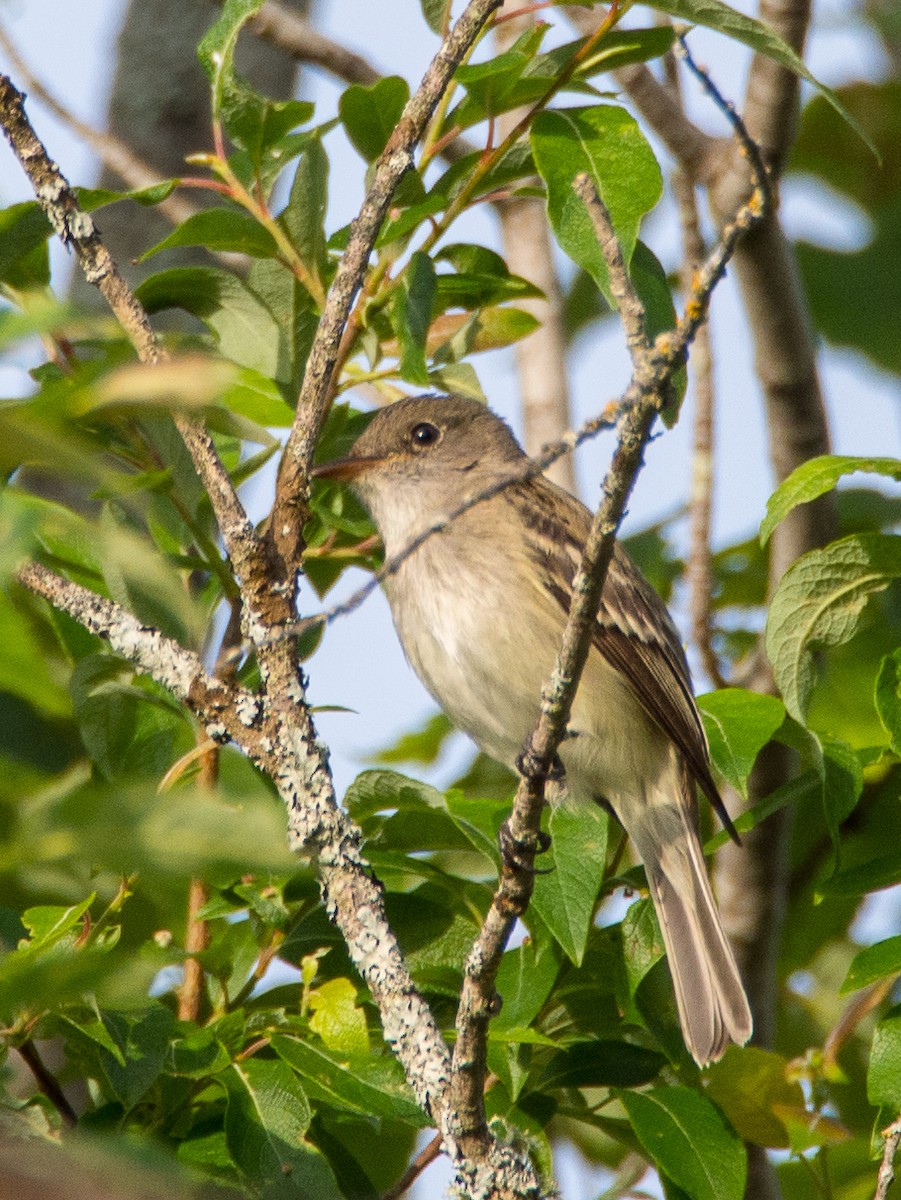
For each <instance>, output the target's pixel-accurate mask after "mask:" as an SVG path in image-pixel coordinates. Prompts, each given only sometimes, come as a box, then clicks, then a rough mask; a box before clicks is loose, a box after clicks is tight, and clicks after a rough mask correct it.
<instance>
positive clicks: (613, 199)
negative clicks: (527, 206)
mask: <svg viewBox="0 0 901 1200" xmlns="http://www.w3.org/2000/svg"><path fill="white" fill-rule="evenodd" d="M531 142H532V152H533V155H534V158H535V165H536V167H537V168H538V170H539V172H540V173H541V176H542V178H543V179H544V181H545V183H546V185H547V204H548V216H549V218H550V221H551V225H552V226H553V229H554V233H555V235H556V237H557V240H558V241H559V243H560V245H561V246H562V247H563V249H564V250H565V251H566V253H567V254H568V255H569V256H570V258H572V259H573V260H574V261H575V262H576V263H577V264H578V265H579V266H580V267H582V268H583V269H584V270H586V271H587V272H588V273H589V274H590V275H591V277H592V278H593V279H594V281H595V283H597V285H598V287H599V288H600V289H601V291H602V292H603V293H604V295H605V297H606V298H607V300H608V302H609V303H610V304H611V306H612V307H614V306H615V301H614V298H613V294H612V292H611V291H610V283H609V279H608V274H607V264H606V262H605V261H604V256H603V254H602V253H601V249H600V246H599V245H598V239H597V235H596V234H595V232H594V228H593V226H592V224H591V220H590V218H589V216H588V212H587V210H586V208H585V205H584V204H583V203H582V201H581V200H580V199H579V198H578V197H577V196H576V194H575V193H574V191H573V180H574V179H575V177H576V176H577V175H578V174H580V173H582V172H586V173H587V174H588V175H589V177H590V178H591V180H592V181H593V183H594V185H595V187H596V188H597V190H598V194H599V195H600V196H601V198H602V199H603V201H604V203H605V204H606V206H607V209H608V211H609V213H610V218H611V221H612V222H613V227H614V229H615V230H616V233H617V236H618V238H619V241H620V245H621V246H622V250H623V256H624V258H625V260H626V262H627V263H628V262H630V261H631V258H632V252H633V250H634V249H635V242H636V239H637V237H638V227H639V224H640V222H641V219H642V217H643V216H644V215H645V213H647V212H649V211H650V210H651V209H652V208H653V207H654V205H655V204H656V203H657V201H658V200H659V199H660V195H661V192H662V186H663V185H662V179H661V175H660V167H659V166H658V165H657V160H656V159H655V157H654V154H653V152H652V150H651V148H650V146H649V145H648V143H647V141H646V140H645V137H644V135H643V134H642V132H641V130H640V129H639V127H638V124H637V123H636V121H635V120H634V118H633V117H631V116H630V115H629V114H628V113H627V112H626V111H625V109H622V108H619V107H618V106H616V105H613V104H601V105H597V106H596V107H594V108H569V109H563V110H560V111H553V112H543V113H540V114H539V115H538V116H537V117H536V118H535V120H534V121H533V123H532V132H531Z"/></svg>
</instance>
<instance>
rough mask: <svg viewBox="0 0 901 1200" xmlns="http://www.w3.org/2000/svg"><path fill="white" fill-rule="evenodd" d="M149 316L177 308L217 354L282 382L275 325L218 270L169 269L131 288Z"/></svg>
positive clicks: (251, 295)
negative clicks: (195, 322)
mask: <svg viewBox="0 0 901 1200" xmlns="http://www.w3.org/2000/svg"><path fill="white" fill-rule="evenodd" d="M137 295H138V299H139V300H140V301H141V303H142V304H143V305H144V307H145V308H146V309H147V311H148V312H149V313H155V312H160V311H161V310H162V309H164V308H183V309H184V310H185V311H186V312H189V313H191V314H192V315H193V316H195V317H197V318H198V319H199V320H201V321H203V323H204V324H205V325H206V327H207V328H208V329H209V331H210V333H212V335H213V337H214V339H215V341H216V344H217V345H218V347H219V350H220V351H221V353H222V354H224V355H225V357H226V358H229V359H231V360H232V362H236V363H237V364H238V365H239V366H242V367H250V368H251V369H252V370H254V371H258V372H259V373H260V374H261V375H266V376H268V377H269V378H274V379H279V380H283V381H285V382H287V381H288V380H289V379H290V374H286V372H285V370H284V369H283V364H282V362H281V356H280V339H279V326H278V323H277V322H276V320H275V317H273V315H272V313H271V312H270V311H269V309H268V308H267V307H266V305H265V304H264V303H263V301H262V300H261V299H260V298H259V296H257V294H256V293H255V292H254V291H253V290H252V289H251V288H250V287H249V286H248V285H247V284H246V283H244V282H243V280H241V279H238V277H237V276H236V275H232V274H231V272H229V271H224V270H222V269H221V268H219V267H172V268H170V269H169V270H168V271H161V272H160V273H159V274H157V275H151V276H150V278H149V279H145V280H144V282H143V283H142V284H141V285H140V286H139V287H138V288H137Z"/></svg>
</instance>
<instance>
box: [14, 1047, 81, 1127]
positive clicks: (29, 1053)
mask: <svg viewBox="0 0 901 1200" xmlns="http://www.w3.org/2000/svg"><path fill="white" fill-rule="evenodd" d="M16 1049H17V1050H18V1051H19V1054H20V1055H21V1056H22V1061H23V1062H24V1063H26V1065H27V1066H28V1069H29V1070H30V1071H31V1073H32V1075H33V1076H34V1077H35V1080H36V1081H37V1085H38V1087H39V1088H40V1090H41V1091H42V1092H43V1093H44V1095H45V1096H46V1097H47V1099H48V1100H49V1101H50V1102H51V1103H52V1104H53V1107H54V1108H55V1109H56V1111H57V1112H58V1113H59V1115H60V1118H61V1119H62V1122H63V1124H64V1125H68V1126H69V1127H70V1128H74V1126H76V1125H77V1124H78V1114H77V1113H76V1112H75V1109H74V1108H73V1107H72V1105H71V1104H70V1103H69V1098H68V1096H67V1095H66V1093H65V1092H64V1091H63V1089H62V1088H61V1087H60V1084H59V1080H58V1079H57V1078H56V1076H55V1075H54V1074H53V1072H52V1071H48V1069H47V1065H46V1063H45V1062H44V1060H43V1059H42V1058H41V1056H40V1054H39V1053H38V1048H37V1046H36V1045H35V1044H34V1042H33V1041H32V1040H31V1038H28V1039H27V1040H26V1041H24V1042H22V1044H21V1045H19V1046H17V1047H16Z"/></svg>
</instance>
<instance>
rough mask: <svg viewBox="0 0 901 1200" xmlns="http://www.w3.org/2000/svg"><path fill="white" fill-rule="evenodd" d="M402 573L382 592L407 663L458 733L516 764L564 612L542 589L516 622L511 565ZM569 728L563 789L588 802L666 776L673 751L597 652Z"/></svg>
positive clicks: (422, 565)
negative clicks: (386, 596) (588, 799)
mask: <svg viewBox="0 0 901 1200" xmlns="http://www.w3.org/2000/svg"><path fill="white" fill-rule="evenodd" d="M424 549H425V548H424ZM420 554H422V551H420ZM411 568H412V572H413V573H412V575H411V574H410V571H411ZM402 570H403V571H404V572H405V574H404V577H403V578H402V579H401V580H399V581H389V583H388V585H387V587H386V591H387V593H388V599H389V601H390V603H391V608H392V612H393V614H394V621H395V625H396V627H397V632H398V635H399V637H400V640H401V643H402V645H403V647H404V651H405V653H406V655H407V657H408V659H409V660H410V663H411V665H412V666H413V668H414V670H415V671H416V673H417V674H418V675H419V677H420V679H421V680H422V682H423V683H424V684H425V686H426V688H428V690H429V692H430V693H431V694H432V696H433V697H434V698H435V700H436V701H437V702H438V704H439V705H440V706H441V708H442V709H443V710H444V711H445V712H446V713H447V715H448V716H449V717H450V719H451V720H452V721H453V723H454V724H455V725H456V726H457V727H458V728H460V729H462V730H463V731H464V732H465V733H468V734H469V735H470V736H471V737H472V738H473V740H474V741H475V742H476V743H477V744H478V746H479V747H480V748H481V749H482V750H484V751H485V752H486V753H487V754H489V755H490V756H491V757H492V758H495V759H497V760H499V761H500V762H503V763H506V764H507V765H509V766H513V765H515V762H516V758H517V756H518V755H519V753H520V751H521V750H522V748H523V744H524V742H525V740H526V738H527V736H528V735H529V733H530V732H531V731H532V729H533V728H534V726H535V722H536V720H537V718H538V714H539V709H540V697H541V689H542V686H543V685H544V683H545V682H546V681H547V679H548V678H549V676H550V674H551V671H552V669H553V665H554V661H555V658H556V654H557V651H558V649H559V644H560V638H561V635H562V631H563V624H564V616H563V613H562V612H561V610H560V609H559V608H558V606H557V605H556V604H554V603H553V601H552V600H551V599H550V597H547V596H546V595H545V594H544V593H542V592H539V591H538V590H537V589H536V591H535V593H534V598H533V599H532V602H531V604H530V606H529V618H528V622H526V621H523V620H517V619H516V617H515V615H514V614H515V612H516V606H515V605H512V606H511V603H510V590H511V588H512V587H513V578H512V576H513V572H512V570H511V569H510V564H509V563H507V562H502V563H500V564H498V563H497V562H495V563H492V564H491V565H490V569H488V568H487V564H486V569H485V570H483V571H481V572H479V571H473V570H472V564H471V563H470V564H468V566H467V568H466V569H464V570H454V561H453V556H452V555H442V556H440V557H438V556H436V555H434V554H427V555H423V557H422V559H421V560H420V561H419V562H411V563H410V564H407V566H406V567H405V568H402ZM422 570H425V571H426V572H427V574H426V575H425V576H423V575H421V574H420V571H422ZM398 582H400V584H401V586H400V588H398V586H397V583H398ZM420 583H422V584H423V585H424V586H417V585H418V584H420ZM520 607H521V606H520ZM569 731H570V735H569V736H568V737H567V738H566V739H565V740H564V742H563V744H562V745H561V747H560V751H559V753H560V757H561V759H562V762H563V765H564V768H565V770H566V775H567V786H568V789H569V790H570V791H571V792H572V793H574V794H577V795H582V796H584V797H586V798H588V797H604V798H606V799H609V800H611V801H613V802H615V801H616V800H617V799H619V798H622V799H624V800H625V799H626V798H627V797H629V796H633V797H635V794H636V792H639V793H641V792H643V791H644V790H645V787H646V786H647V785H648V784H650V783H651V782H652V780H655V779H657V778H659V777H660V774H661V772H662V771H664V770H665V769H666V762H667V761H668V760H669V758H670V754H671V750H672V748H671V745H670V743H669V741H668V739H667V738H666V737H665V736H664V735H663V734H662V733H661V731H660V730H659V728H658V727H657V726H656V725H655V724H654V723H653V722H652V721H651V720H650V719H649V718H648V716H647V714H646V713H645V711H644V709H643V708H642V706H641V705H640V704H639V702H638V700H637V699H636V698H635V695H634V693H633V692H632V690H631V688H630V687H629V685H628V684H627V683H626V681H625V680H624V679H623V677H622V676H621V675H620V674H619V672H617V671H615V670H614V669H613V668H612V667H610V666H609V665H608V664H607V662H606V661H605V660H604V659H603V658H602V657H601V655H600V653H599V652H598V651H597V650H592V652H591V653H590V655H589V659H588V662H587V663H586V667H585V671H584V673H583V676H582V680H581V683H580V686H579V690H578V692H577V694H576V700H575V703H574V705H573V709H572V714H571V717H570V721H569ZM635 798H637V797H635ZM616 807H617V808H619V807H620V805H616Z"/></svg>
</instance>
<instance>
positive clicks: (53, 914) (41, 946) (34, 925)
mask: <svg viewBox="0 0 901 1200" xmlns="http://www.w3.org/2000/svg"><path fill="white" fill-rule="evenodd" d="M96 898H97V894H96V892H91V894H90V896H88V897H87V899H86V900H82V901H81V903H80V904H71V905H68V906H67V907H60V906H59V905H55V904H45V905H37V906H35V907H34V908H29V909H26V910H25V912H24V913H22V924H23V925H24V926H25V927H26V929H27V930H28V940H27V942H26V943H24V944H22V945H20V947H19V949H20V951H27V952H28V953H36V952H37V951H39V950H48V949H49V948H50V947H51V946H54V945H56V943H57V942H58V941H60V940H61V939H62V938H64V937H65V936H66V934H68V933H70V932H71V931H72V930H73V929H74V928H75V926H76V925H78V924H79V923H80V922H81V919H82V917H83V916H84V915H85V913H86V912H87V911H88V909H89V908H90V907H91V905H92V904H93V903H94V901H95V899H96Z"/></svg>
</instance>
